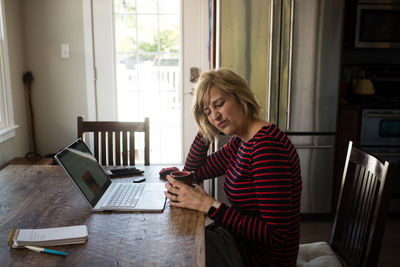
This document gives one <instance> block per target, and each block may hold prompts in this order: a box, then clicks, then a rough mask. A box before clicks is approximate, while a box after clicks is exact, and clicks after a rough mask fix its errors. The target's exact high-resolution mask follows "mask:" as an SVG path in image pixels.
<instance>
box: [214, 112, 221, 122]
mask: <svg viewBox="0 0 400 267" xmlns="http://www.w3.org/2000/svg"><path fill="white" fill-rule="evenodd" d="M220 118H221V113H219V112H218V111H215V112H214V120H219V119H220Z"/></svg>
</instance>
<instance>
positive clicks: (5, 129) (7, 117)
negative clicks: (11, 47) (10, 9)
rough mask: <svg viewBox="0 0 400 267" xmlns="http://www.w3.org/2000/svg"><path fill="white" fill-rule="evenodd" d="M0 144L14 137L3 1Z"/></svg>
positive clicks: (0, 41)
mask: <svg viewBox="0 0 400 267" xmlns="http://www.w3.org/2000/svg"><path fill="white" fill-rule="evenodd" d="M0 9H1V10H0V16H1V18H0V143H2V142H4V141H6V140H7V139H9V138H11V137H13V136H15V129H16V128H17V127H18V126H16V125H14V116H13V108H12V97H11V88H10V72H9V61H8V49H7V40H6V31H5V17H4V0H1V1H0Z"/></svg>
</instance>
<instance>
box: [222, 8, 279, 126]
mask: <svg viewBox="0 0 400 267" xmlns="http://www.w3.org/2000/svg"><path fill="white" fill-rule="evenodd" d="M217 3H218V4H217V12H216V14H217V37H216V39H217V44H216V57H217V58H216V67H225V68H229V69H231V70H233V71H235V72H237V73H238V74H239V75H241V76H242V77H243V78H244V79H245V80H246V81H247V82H248V83H249V86H250V88H251V90H252V91H253V92H254V94H255V95H256V97H257V100H258V101H259V104H260V105H261V107H262V109H263V110H265V109H266V99H267V87H268V84H269V76H268V73H269V57H270V53H271V52H270V31H271V3H272V2H271V0H251V1H249V0H218V1H217ZM261 117H263V118H264V114H262V115H261Z"/></svg>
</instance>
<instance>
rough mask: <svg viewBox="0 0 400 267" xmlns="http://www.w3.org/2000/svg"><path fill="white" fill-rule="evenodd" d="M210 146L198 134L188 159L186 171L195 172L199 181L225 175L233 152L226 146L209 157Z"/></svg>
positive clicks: (185, 166)
mask: <svg viewBox="0 0 400 267" xmlns="http://www.w3.org/2000/svg"><path fill="white" fill-rule="evenodd" d="M208 146H209V144H208V143H207V141H206V140H205V139H204V138H203V135H202V134H201V133H200V132H198V133H197V135H196V137H195V139H194V140H193V143H192V145H191V147H190V150H189V153H188V155H187V157H186V161H185V165H184V168H183V169H184V170H186V171H195V172H196V174H197V177H198V179H199V180H204V179H210V178H214V177H218V176H221V175H224V174H225V172H226V166H227V165H228V162H229V160H230V158H231V154H232V151H231V150H230V149H229V146H227V145H225V146H224V147H222V148H221V149H219V150H218V151H216V152H214V153H212V154H211V155H209V156H207V151H208Z"/></svg>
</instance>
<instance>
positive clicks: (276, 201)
mask: <svg viewBox="0 0 400 267" xmlns="http://www.w3.org/2000/svg"><path fill="white" fill-rule="evenodd" d="M291 149H292V150H294V147H293V145H291ZM288 150H290V147H289V149H288V148H286V147H285V145H284V144H283V143H281V142H280V141H279V140H278V141H277V140H276V139H274V138H265V137H264V138H263V139H262V140H259V141H256V142H254V144H253V146H252V148H251V149H249V150H248V151H240V149H239V151H238V157H242V159H241V161H240V162H241V164H249V167H250V168H249V169H250V170H251V174H250V175H251V176H252V179H253V181H251V182H247V186H246V182H244V183H240V184H239V186H236V187H233V186H232V188H230V186H229V183H230V180H232V179H234V175H230V173H229V171H228V172H227V175H226V179H228V180H227V181H226V190H228V191H229V192H227V196H228V197H229V196H231V197H232V198H235V200H236V201H235V203H234V204H235V205H234V206H233V205H232V207H228V206H226V205H224V204H222V205H221V206H220V207H219V208H218V209H217V210H216V209H214V208H211V209H210V211H209V213H208V214H209V216H210V218H211V219H213V220H214V221H216V222H217V223H219V224H220V225H222V226H223V227H225V228H226V229H228V230H229V231H230V232H231V233H233V234H234V235H235V236H237V237H239V238H241V239H244V240H250V241H255V242H259V243H263V244H265V245H266V246H268V247H276V248H277V247H280V246H283V245H285V242H286V238H287V237H288V235H290V234H291V233H289V225H290V221H291V220H292V217H293V216H295V214H297V210H296V203H295V202H293V199H292V193H293V192H292V190H293V188H292V184H293V180H292V179H293V177H292V176H293V175H292V171H291V168H292V167H293V160H292V159H291V157H290V151H288ZM243 158H244V159H243ZM237 162H238V161H236V166H235V168H236V169H240V166H238V164H237ZM234 171H235V169H234V170H233V171H232V172H234ZM250 184H251V185H250ZM254 190H255V193H254ZM248 196H251V197H248ZM241 210H246V212H242V211H241ZM252 211H254V212H252ZM250 214H251V215H250ZM253 214H254V215H253Z"/></svg>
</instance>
